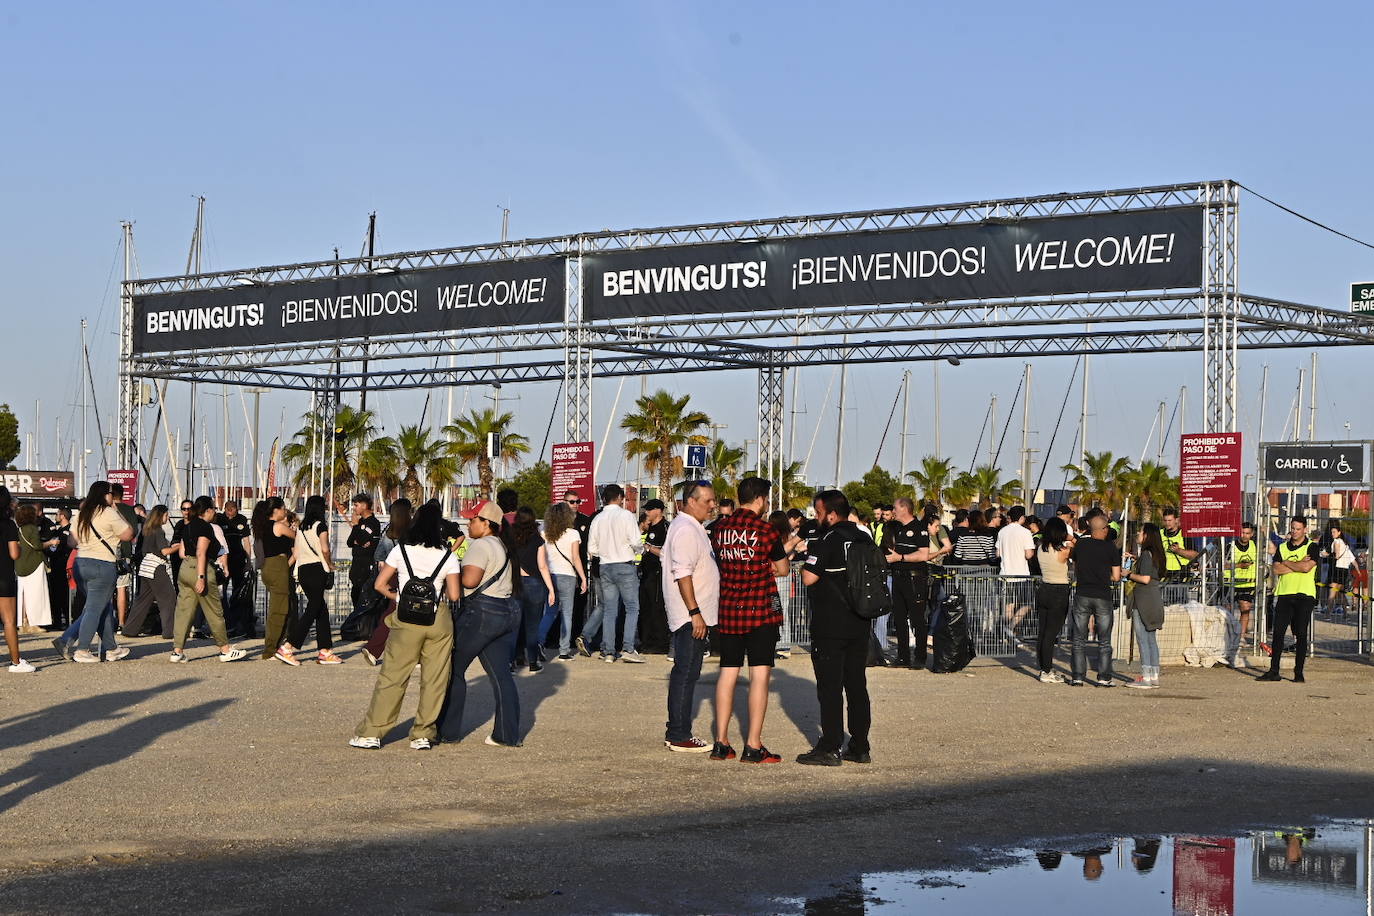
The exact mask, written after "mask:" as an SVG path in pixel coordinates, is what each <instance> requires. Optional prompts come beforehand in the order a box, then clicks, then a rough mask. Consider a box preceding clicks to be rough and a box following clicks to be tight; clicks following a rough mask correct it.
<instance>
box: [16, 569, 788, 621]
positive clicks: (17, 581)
mask: <svg viewBox="0 0 1374 916" xmlns="http://www.w3.org/2000/svg"><path fill="white" fill-rule="evenodd" d="M18 597H19V580H18V579H15V578H9V579H0V598H18ZM773 629H775V630H776V629H777V627H774V628H773Z"/></svg>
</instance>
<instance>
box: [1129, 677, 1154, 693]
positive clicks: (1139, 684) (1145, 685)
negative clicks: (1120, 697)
mask: <svg viewBox="0 0 1374 916" xmlns="http://www.w3.org/2000/svg"><path fill="white" fill-rule="evenodd" d="M1126 686H1127V687H1135V688H1136V689H1137V690H1149V689H1150V682H1149V681H1147V680H1145V678H1143V677H1138V678H1136V679H1135V680H1133V681H1131V682H1129V683H1128V684H1127V685H1126Z"/></svg>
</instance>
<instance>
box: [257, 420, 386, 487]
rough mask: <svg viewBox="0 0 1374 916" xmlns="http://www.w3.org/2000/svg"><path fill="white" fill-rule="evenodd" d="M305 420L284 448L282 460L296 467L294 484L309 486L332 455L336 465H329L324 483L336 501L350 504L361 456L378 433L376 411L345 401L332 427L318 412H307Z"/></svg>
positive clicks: (293, 476)
mask: <svg viewBox="0 0 1374 916" xmlns="http://www.w3.org/2000/svg"><path fill="white" fill-rule="evenodd" d="M302 419H303V420H304V421H305V425H304V426H302V427H301V428H300V429H299V430H297V431H296V434H295V435H294V436H292V437H291V441H290V442H288V443H287V444H286V445H285V446H284V447H283V448H282V450H281V457H282V461H283V462H284V463H285V464H286V465H287V466H288V467H290V468H293V472H292V475H291V483H292V484H293V485H294V486H296V487H299V488H301V489H305V488H306V487H309V486H310V485H311V481H312V479H313V478H314V476H315V473H316V469H317V468H326V465H327V464H328V463H329V457H330V455H331V454H332V455H333V456H334V462H333V464H334V466H333V468H332V469H328V468H326V478H327V479H326V481H325V484H326V486H328V487H329V488H330V489H332V490H333V493H334V501H335V503H336V504H339V505H347V504H348V502H349V500H350V499H352V497H353V493H354V492H355V491H356V488H357V483H358V473H357V468H358V465H359V459H360V458H361V457H362V454H363V451H364V450H365V449H366V447H367V443H368V442H369V441H371V440H372V438H373V437H374V436H375V435H376V433H377V427H376V426H375V424H374V423H373V420H374V419H375V414H373V412H372V411H370V410H359V409H358V408H356V407H351V406H348V405H346V404H345V405H341V406H340V407H339V409H338V411H337V412H336V413H335V416H334V428H332V429H331V428H328V427H329V424H328V423H322V422H321V421H320V417H319V416H318V415H317V414H314V413H307V414H305V415H304V416H303V417H302Z"/></svg>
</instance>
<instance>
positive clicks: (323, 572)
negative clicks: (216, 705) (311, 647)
mask: <svg viewBox="0 0 1374 916" xmlns="http://www.w3.org/2000/svg"><path fill="white" fill-rule="evenodd" d="M328 512H329V508H328V504H326V503H325V501H324V497H323V496H312V497H310V498H309V499H307V500H306V501H305V515H304V517H303V518H301V527H300V530H299V531H297V532H296V542H295V545H294V548H293V557H294V562H295V565H296V581H297V582H299V583H300V584H301V591H303V592H305V610H304V612H302V613H301V615H300V616H299V617H297V618H296V625H295V626H294V627H292V628H291V633H290V635H289V637H288V638H287V640H286V642H284V643H282V644H281V646H280V648H278V649H277V651H276V654H275V657H276V659H277V661H280V662H285V663H286V664H288V665H290V666H291V667H293V668H299V667H300V664H301V663H300V660H299V659H297V658H296V653H297V652H298V651H300V648H301V646H303V645H304V644H305V638H306V636H308V635H310V626H311V625H312V624H313V625H314V627H315V645H317V646H318V647H319V650H320V651H319V652H318V653H317V654H316V655H315V663H316V664H319V665H342V664H343V659H341V658H339V656H337V655H335V654H334V629H333V627H331V626H330V624H329V604H328V603H327V602H326V601H325V598H324V595H325V592H327V591H328V590H329V588H330V586H331V585H332V583H333V580H334V561H333V558H332V556H331V555H330V552H329V524H328V522H327V520H326V519H327V516H328Z"/></svg>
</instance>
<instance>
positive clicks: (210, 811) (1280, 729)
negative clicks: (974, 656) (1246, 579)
mask: <svg viewBox="0 0 1374 916" xmlns="http://www.w3.org/2000/svg"><path fill="white" fill-rule="evenodd" d="M25 643H26V657H29V658H30V659H31V660H32V661H33V662H34V663H35V664H38V665H39V671H38V673H37V674H34V675H27V676H20V675H0V697H3V704H4V705H3V707H2V712H0V767H2V768H3V771H4V778H3V785H0V812H2V813H3V814H4V823H5V826H6V829H5V830H3V831H0V863H3V865H2V866H0V911H3V912H35V913H38V912H45V913H70V912H78V911H86V910H95V909H97V908H98V909H102V910H107V911H108V910H109V909H110V908H111V907H112V906H114V907H115V908H116V909H118V910H121V911H127V912H150V913H151V912H158V913H162V912H167V913H171V912H221V913H238V912H258V911H262V910H264V909H285V908H287V907H290V908H291V909H292V910H295V911H298V912H434V913H464V912H507V913H525V912H529V913H561V912H576V913H606V912H651V913H701V912H762V913H772V912H786V911H796V912H800V911H801V908H802V905H801V904H800V903H797V904H795V905H793V904H786V905H784V904H783V903H780V902H779V900H778V898H779V897H788V898H791V897H797V898H805V897H807V896H817V897H823V896H825V895H826V894H827V893H833V891H829V890H828V889H829V888H830V887H831V886H832V885H835V884H837V883H838V882H840V881H842V879H844V878H846V877H849V876H852V875H855V874H859V873H862V872H864V871H876V870H887V869H899V868H900V869H912V868H927V867H929V868H939V867H952V866H955V865H965V866H966V865H969V864H972V863H974V862H976V861H978V860H980V859H982V858H984V857H985V856H986V850H988V849H992V848H997V847H1005V846H1007V845H1009V844H1017V843H1023V842H1026V841H1027V840H1029V839H1030V838H1035V837H1065V836H1086V835H1102V834H1115V835H1132V834H1136V833H1146V832H1168V831H1197V832H1207V833H1215V832H1219V831H1225V830H1231V829H1238V828H1240V827H1244V826H1248V825H1263V824H1293V823H1306V822H1310V821H1312V820H1313V819H1315V818H1320V817H1370V816H1374V728H1371V724H1370V723H1371V720H1372V714H1374V678H1372V677H1371V675H1374V669H1371V668H1370V667H1369V666H1368V665H1365V664H1361V663H1356V662H1347V661H1331V660H1325V659H1323V660H1320V661H1317V662H1314V663H1312V664H1310V665H1309V668H1308V681H1309V682H1308V683H1307V684H1302V685H1299V684H1293V683H1291V682H1287V681H1285V682H1284V683H1281V684H1258V683H1254V682H1253V681H1252V680H1251V678H1250V677H1249V676H1247V675H1244V674H1242V673H1240V672H1235V671H1231V670H1229V669H1212V670H1205V671H1202V670H1181V671H1174V670H1166V672H1165V675H1164V683H1165V688H1164V689H1162V690H1159V691H1148V692H1147V691H1134V690H1126V689H1121V688H1117V689H1112V690H1103V689H1099V688H1093V687H1084V688H1077V689H1074V688H1069V687H1064V686H1048V685H1041V684H1040V683H1038V682H1037V681H1036V680H1035V679H1034V678H1033V677H1031V676H1030V673H1029V671H1028V670H1027V669H1025V668H1016V667H1010V666H1007V665H1003V664H1000V663H996V662H991V661H988V662H979V663H977V664H975V666H974V667H972V668H970V669H969V670H968V671H966V672H963V673H960V674H954V675H934V674H930V673H926V672H911V671H904V670H884V669H871V670H870V680H869V683H870V690H871V692H872V694H873V701H874V733H873V756H874V762H873V764H871V765H869V766H857V765H845V766H843V767H840V768H837V769H818V768H809V767H801V766H797V765H795V764H793V763H792V762H791V760H792V757H793V756H794V755H796V754H797V753H800V752H801V751H803V750H806V749H807V748H808V747H809V746H810V743H811V741H812V740H813V739H814V736H815V735H816V733H817V715H816V708H815V694H814V688H813V684H812V680H811V672H810V663H809V660H808V659H807V657H806V656H805V655H799V656H797V657H794V658H792V659H791V660H788V661H784V662H781V663H780V667H779V668H778V670H777V673H776V674H775V681H774V691H773V701H772V705H771V708H770V717H769V720H768V728H767V729H766V730H765V740H766V742H767V743H768V745H769V746H770V747H771V748H772V749H774V750H776V751H778V752H779V753H782V754H783V756H784V760H785V762H784V763H783V764H781V765H776V766H748V765H744V764H741V763H739V762H737V761H732V762H728V763H713V762H711V761H709V760H707V759H705V757H704V755H682V754H670V753H667V752H666V751H665V750H664V749H663V746H662V741H661V738H662V729H663V718H664V700H665V696H666V690H667V672H668V665H667V663H666V661H665V660H664V659H662V658H661V657H653V658H650V660H649V662H648V664H645V665H640V666H632V665H625V664H620V663H618V664H616V665H606V664H602V663H599V662H594V661H592V660H589V659H578V660H575V661H573V662H568V663H563V662H558V661H554V662H553V663H551V664H550V665H549V667H548V668H546V669H545V671H544V672H543V673H541V674H538V675H521V676H520V677H519V686H520V689H521V702H522V711H523V716H524V719H525V725H526V728H527V730H528V737H527V739H526V744H525V746H524V747H523V748H521V749H507V748H494V747H489V746H486V745H484V744H483V743H482V738H483V737H485V735H486V734H487V730H488V729H489V728H490V719H491V710H492V703H491V696H490V691H489V690H488V688H487V686H486V684H485V681H484V679H483V678H482V677H481V676H480V670H479V669H478V668H476V667H475V666H474V669H473V672H474V673H475V674H476V675H477V676H476V677H474V678H472V679H471V680H470V683H471V685H472V688H471V689H470V691H469V704H468V706H469V708H468V715H467V720H466V723H465V724H466V726H467V728H468V729H470V731H469V733H468V735H467V737H466V739H465V740H464V741H462V742H461V743H459V744H446V745H442V746H440V747H438V748H437V749H435V750H433V751H430V752H428V753H421V752H415V751H411V750H409V749H408V748H407V747H406V744H405V741H404V735H405V728H406V727H407V725H408V723H407V722H406V721H402V722H401V723H399V724H398V727H397V729H396V731H395V732H393V734H392V736H391V737H390V739H389V742H388V743H387V744H386V746H385V747H384V748H383V749H382V750H381V751H359V750H354V749H352V748H349V747H348V746H347V744H346V741H347V738H348V736H349V735H350V734H351V730H352V727H353V726H354V725H355V724H356V722H357V720H358V719H359V718H361V715H362V712H363V708H364V706H365V705H366V702H367V698H368V695H369V692H370V690H371V686H372V681H373V677H374V675H375V672H374V670H373V669H371V668H369V667H368V666H367V665H366V664H365V663H364V662H363V660H362V658H361V656H360V655H357V654H355V651H354V650H353V649H352V648H350V649H349V650H348V651H347V652H345V653H344V655H345V657H346V658H347V659H348V664H345V665H344V666H342V667H340V668H332V669H331V668H323V667H319V666H316V665H313V664H306V665H305V666H303V667H301V668H299V669H293V668H288V667H286V666H284V665H281V664H278V663H275V662H263V661H247V660H245V661H242V662H236V663H233V664H227V665H222V664H219V663H217V662H216V661H214V659H213V657H212V655H213V652H214V650H213V649H212V648H209V647H201V648H196V649H192V650H191V656H192V664H190V665H170V664H167V663H166V661H165V659H166V654H165V647H166V644H165V643H164V642H163V641H161V640H157V639H152V640H138V641H134V642H132V643H131V645H132V646H133V650H134V651H133V655H132V656H131V657H130V658H129V659H126V660H124V661H121V662H117V663H106V664H103V665H76V664H71V663H66V662H61V661H58V660H56V659H55V657H54V656H55V653H54V652H53V651H52V650H51V648H47V643H46V641H45V640H44V639H41V638H31V639H26V640H25ZM255 645H260V644H253V643H245V644H244V647H245V648H248V649H253V648H254V647H255ZM252 654H253V655H256V652H253V653H252ZM1028 660H1029V659H1028V658H1026V657H1023V659H1022V661H1028ZM714 681H715V668H714V666H713V665H711V663H709V662H708V663H707V667H706V670H705V672H704V674H703V680H702V684H701V685H699V687H698V691H697V695H698V712H697V729H698V734H700V735H702V736H703V737H709V733H710V702H709V696H710V694H711V692H712V691H713V685H714ZM414 686H415V685H414V683H412V691H413V690H414ZM743 699H744V687H743V685H741V688H740V692H739V694H738V703H737V707H742V706H743ZM413 702H414V697H413V695H412V696H411V697H409V698H408V702H407V705H406V706H405V707H404V709H405V713H404V715H405V716H406V717H407V718H408V716H409V714H410V711H411V710H413V708H414V707H413ZM736 735H738V732H737V731H736ZM734 743H735V746H736V747H737V748H738V747H740V746H742V744H743V741H742V739H740V738H738V737H736V739H735V741H734ZM789 908H790V910H789Z"/></svg>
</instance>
